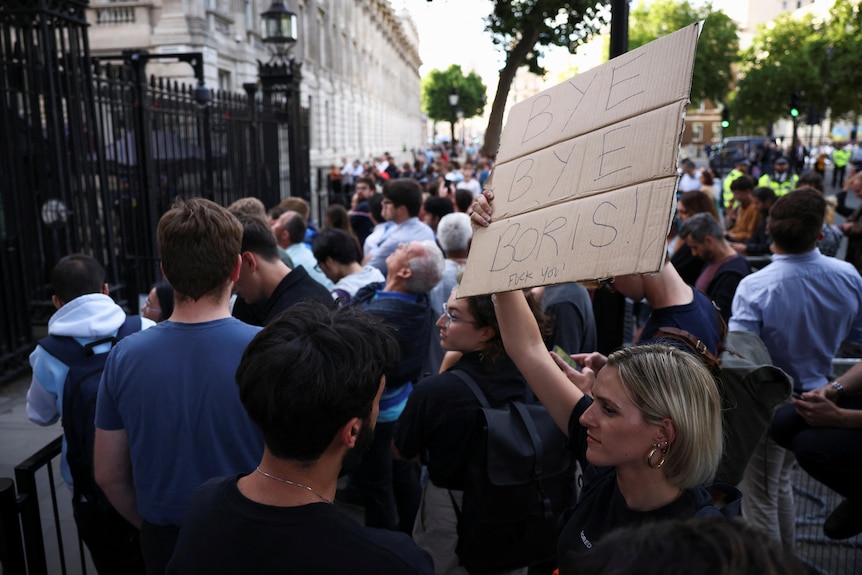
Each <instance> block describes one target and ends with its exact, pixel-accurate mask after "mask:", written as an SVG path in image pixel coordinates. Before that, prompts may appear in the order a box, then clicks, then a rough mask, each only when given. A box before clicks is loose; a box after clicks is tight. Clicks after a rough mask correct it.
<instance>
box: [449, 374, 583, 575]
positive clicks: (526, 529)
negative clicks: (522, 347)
mask: <svg viewBox="0 0 862 575" xmlns="http://www.w3.org/2000/svg"><path fill="white" fill-rule="evenodd" d="M451 373H452V374H453V375H455V376H457V377H458V378H460V379H461V380H462V381H463V382H464V383H465V384H466V385H467V387H468V388H469V389H470V391H471V392H473V395H475V396H476V399H477V400H479V403H480V404H481V405H482V408H481V409H480V413H479V417H478V420H477V423H476V425H475V427H474V429H473V432H472V433H471V435H470V439H469V441H470V443H469V462H468V465H467V474H466V482H465V486H464V499H463V502H462V505H461V508H460V509H459V508H458V505H457V504H455V513H456V515H457V517H458V545H457V547H456V552H457V553H458V558H459V560H460V562H461V564H462V565H464V567H465V568H466V569H467V570H468V571H469V572H470V573H484V572H488V571H501V570H508V569H515V568H519V567H524V566H527V565H533V564H537V563H541V562H544V561H548V560H553V559H554V558H555V557H556V547H557V538H558V536H559V529H558V520H559V517H560V515H561V514H562V512H563V511H565V510H566V509H567V508H569V507H571V506H572V505H574V503H575V499H576V488H575V478H574V472H575V460H574V458H573V457H571V455H570V453H569V450H568V449H567V448H566V441H567V439H566V436H565V435H564V434H563V432H561V431H560V430H559V428H558V427H557V425H556V424H555V423H554V421H553V420H552V419H551V416H550V415H549V414H548V411H547V410H546V409H545V408H544V407H543V406H542V405H541V404H539V403H538V402H535V401H533V402H529V401H509V402H508V403H507V404H506V405H504V406H502V407H492V406H491V405H490V403H489V402H488V399H487V398H486V397H485V394H484V393H482V390H481V389H480V388H479V386H478V385H476V382H475V381H474V380H473V378H471V377H470V376H469V375H468V374H467V373H465V372H463V371H460V370H453V371H452V372H451ZM527 395H528V396H530V395H532V394H530V393H529V392H528V393H527ZM526 399H528V398H526V397H525V400H526ZM453 503H455V501H454V498H453Z"/></svg>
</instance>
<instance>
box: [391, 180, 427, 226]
mask: <svg viewBox="0 0 862 575" xmlns="http://www.w3.org/2000/svg"><path fill="white" fill-rule="evenodd" d="M383 197H384V198H385V199H387V200H389V201H391V202H392V205H393V206H395V207H398V206H404V207H406V208H407V214H408V215H409V216H410V217H411V218H415V217H416V216H418V215H419V209H420V208H421V207H422V188H421V187H420V186H419V182H417V181H416V180H414V179H412V178H398V179H395V180H389V181H388V182H386V183H385V184H384V185H383Z"/></svg>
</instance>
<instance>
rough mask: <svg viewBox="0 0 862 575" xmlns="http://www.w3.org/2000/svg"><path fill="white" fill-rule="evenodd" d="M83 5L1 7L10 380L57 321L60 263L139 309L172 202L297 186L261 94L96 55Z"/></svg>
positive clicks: (141, 56)
mask: <svg viewBox="0 0 862 575" xmlns="http://www.w3.org/2000/svg"><path fill="white" fill-rule="evenodd" d="M86 5H87V2H86V0H3V1H2V2H0V248H2V252H0V273H2V279H0V382H2V380H3V379H4V378H8V377H12V376H14V375H15V371H16V367H17V366H21V365H22V360H24V359H26V354H27V353H29V351H30V349H31V348H32V339H33V337H32V333H31V331H32V330H31V327H30V326H31V323H32V322H34V321H36V322H38V321H40V320H45V319H47V317H48V316H49V315H50V313H51V312H52V311H53V307H52V306H51V305H50V296H51V293H52V291H51V286H50V285H49V279H48V278H49V275H50V270H51V269H52V268H53V266H54V264H55V263H56V261H57V260H58V259H59V258H60V257H62V256H64V255H66V254H68V253H73V252H83V253H88V254H90V255H93V256H94V257H96V258H97V259H99V260H100V261H102V262H103V263H104V265H105V268H106V270H107V273H108V281H109V283H110V284H111V285H112V291H113V292H114V294H115V296H116V297H117V299H118V301H120V302H121V303H126V302H127V303H128V305H129V306H130V307H132V308H134V307H135V306H136V300H135V296H136V294H138V293H141V292H145V291H146V290H147V289H148V287H149V285H150V284H151V283H152V282H153V281H154V280H155V279H156V277H157V274H158V253H157V249H156V242H155V229H156V224H157V222H158V219H159V217H160V215H161V214H162V213H163V212H164V210H165V209H166V208H167V207H168V206H169V205H170V202H171V201H172V199H173V198H174V197H175V196H177V195H179V196H183V197H191V196H203V197H208V198H210V199H212V200H214V201H216V202H218V203H220V204H222V205H227V204H229V203H230V202H232V201H233V200H235V199H237V198H240V197H244V196H255V197H258V198H260V199H261V200H262V201H263V202H264V204H265V205H267V206H271V205H274V204H276V203H277V202H278V201H279V200H280V199H281V195H282V194H281V190H282V189H287V188H288V185H287V182H286V181H285V180H286V179H287V177H288V175H287V173H286V170H282V167H281V162H280V159H281V158H282V156H283V153H282V151H286V149H287V135H288V131H287V126H286V123H285V122H286V121H287V117H286V115H285V114H284V113H282V112H280V111H279V110H273V109H272V107H271V106H267V107H266V108H265V107H264V106H263V97H262V96H261V95H258V94H255V92H256V90H255V87H254V85H249V86H247V87H246V91H247V93H246V94H229V93H223V92H215V93H211V92H210V91H208V90H206V89H205V88H204V87H203V86H202V84H203V82H202V80H203V74H202V60H201V55H200V54H182V55H179V59H180V60H183V61H185V62H187V63H189V64H190V65H191V66H192V67H193V68H195V72H196V74H197V76H198V78H199V85H198V86H196V87H190V86H183V85H178V84H176V83H175V82H166V81H164V80H157V79H155V78H148V77H147V75H146V64H147V61H148V60H150V59H152V58H155V57H157V56H151V55H147V54H145V53H141V52H126V53H123V54H118V55H116V57H104V56H103V57H102V58H101V60H99V59H95V58H91V57H90V53H89V44H88V39H87V33H86V31H87V23H86V18H85V8H86ZM158 57H159V58H162V57H163V56H158ZM174 57H177V55H174ZM264 138H266V139H267V142H266V146H264ZM306 141H307V140H306ZM264 150H266V154H265V155H264V153H263V151H264ZM23 365H24V367H26V364H23Z"/></svg>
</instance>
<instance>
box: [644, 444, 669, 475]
mask: <svg viewBox="0 0 862 575" xmlns="http://www.w3.org/2000/svg"><path fill="white" fill-rule="evenodd" d="M667 447H668V446H667V442H664V443H662V444H661V445H659V444H658V443H655V444H653V448H652V449H651V450H650V452H649V453H648V454H647V457H646V462H647V465H649V466H650V469H661V466H662V465H664V462H665V454H666V453H667ZM656 452H659V453H661V459H659V460H658V462H657V463H653V460H652V458H653V456H654V455H655V454H656Z"/></svg>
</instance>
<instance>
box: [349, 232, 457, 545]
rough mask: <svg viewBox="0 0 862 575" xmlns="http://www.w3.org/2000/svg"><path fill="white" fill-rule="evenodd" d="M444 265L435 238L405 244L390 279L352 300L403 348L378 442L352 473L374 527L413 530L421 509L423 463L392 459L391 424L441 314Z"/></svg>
mask: <svg viewBox="0 0 862 575" xmlns="http://www.w3.org/2000/svg"><path fill="white" fill-rule="evenodd" d="M443 268H444V264H443V254H442V253H440V249H439V248H438V247H437V244H435V243H434V242H433V241H431V240H425V241H421V242H419V241H414V242H410V243H401V244H399V245H398V248H397V249H396V250H395V251H394V252H392V253H391V254H390V255H389V257H387V258H386V269H387V274H386V282H385V283H373V284H370V285H368V286H366V287H364V288H362V289H360V290H359V291H358V292H357V293H356V296H355V297H354V298H353V302H352V304H351V305H356V306H359V307H362V308H363V309H365V310H366V311H369V312H371V313H373V314H375V315H377V316H379V317H382V318H383V319H384V320H386V322H387V323H389V324H390V325H391V326H392V327H393V328H394V329H395V336H396V339H397V340H398V345H399V347H400V350H401V356H400V358H399V361H398V364H397V365H396V366H395V367H394V368H392V369H390V370H389V371H387V372H386V374H385V375H386V388H385V389H384V391H383V395H382V396H381V398H380V414H379V415H378V418H377V428H376V430H375V433H374V441H373V442H372V444H371V447H370V448H369V450H368V451H367V452H366V453H365V455H364V457H363V458H362V464H361V465H360V467H359V469H358V471H357V473H356V474H355V475H354V476H353V479H354V481H355V484H356V486H357V487H358V488H359V492H360V494H361V495H362V496H363V499H364V500H365V524H366V525H367V526H369V527H380V528H384V529H392V530H398V529H400V530H402V531H405V532H407V533H411V532H412V529H413V520H414V518H415V517H416V511H417V510H418V509H419V499H420V497H421V489H420V486H419V466H418V464H417V463H416V462H412V461H400V460H397V461H393V459H392V452H391V445H392V428H393V427H394V426H395V422H396V420H397V419H398V416H399V415H401V412H402V411H403V410H404V406H405V405H406V404H407V397H408V396H409V395H410V392H411V391H412V390H413V385H414V384H415V383H418V381H419V379H420V377H421V376H422V365H423V362H424V361H425V358H426V357H427V355H428V341H429V337H430V333H431V328H432V326H433V325H434V321H435V320H436V319H437V317H438V316H437V313H436V312H435V311H434V310H432V309H431V305H430V301H429V299H428V292H429V291H431V288H433V287H434V286H435V285H437V284H438V283H439V282H440V279H441V277H442V276H443ZM396 502H397V503H396Z"/></svg>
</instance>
